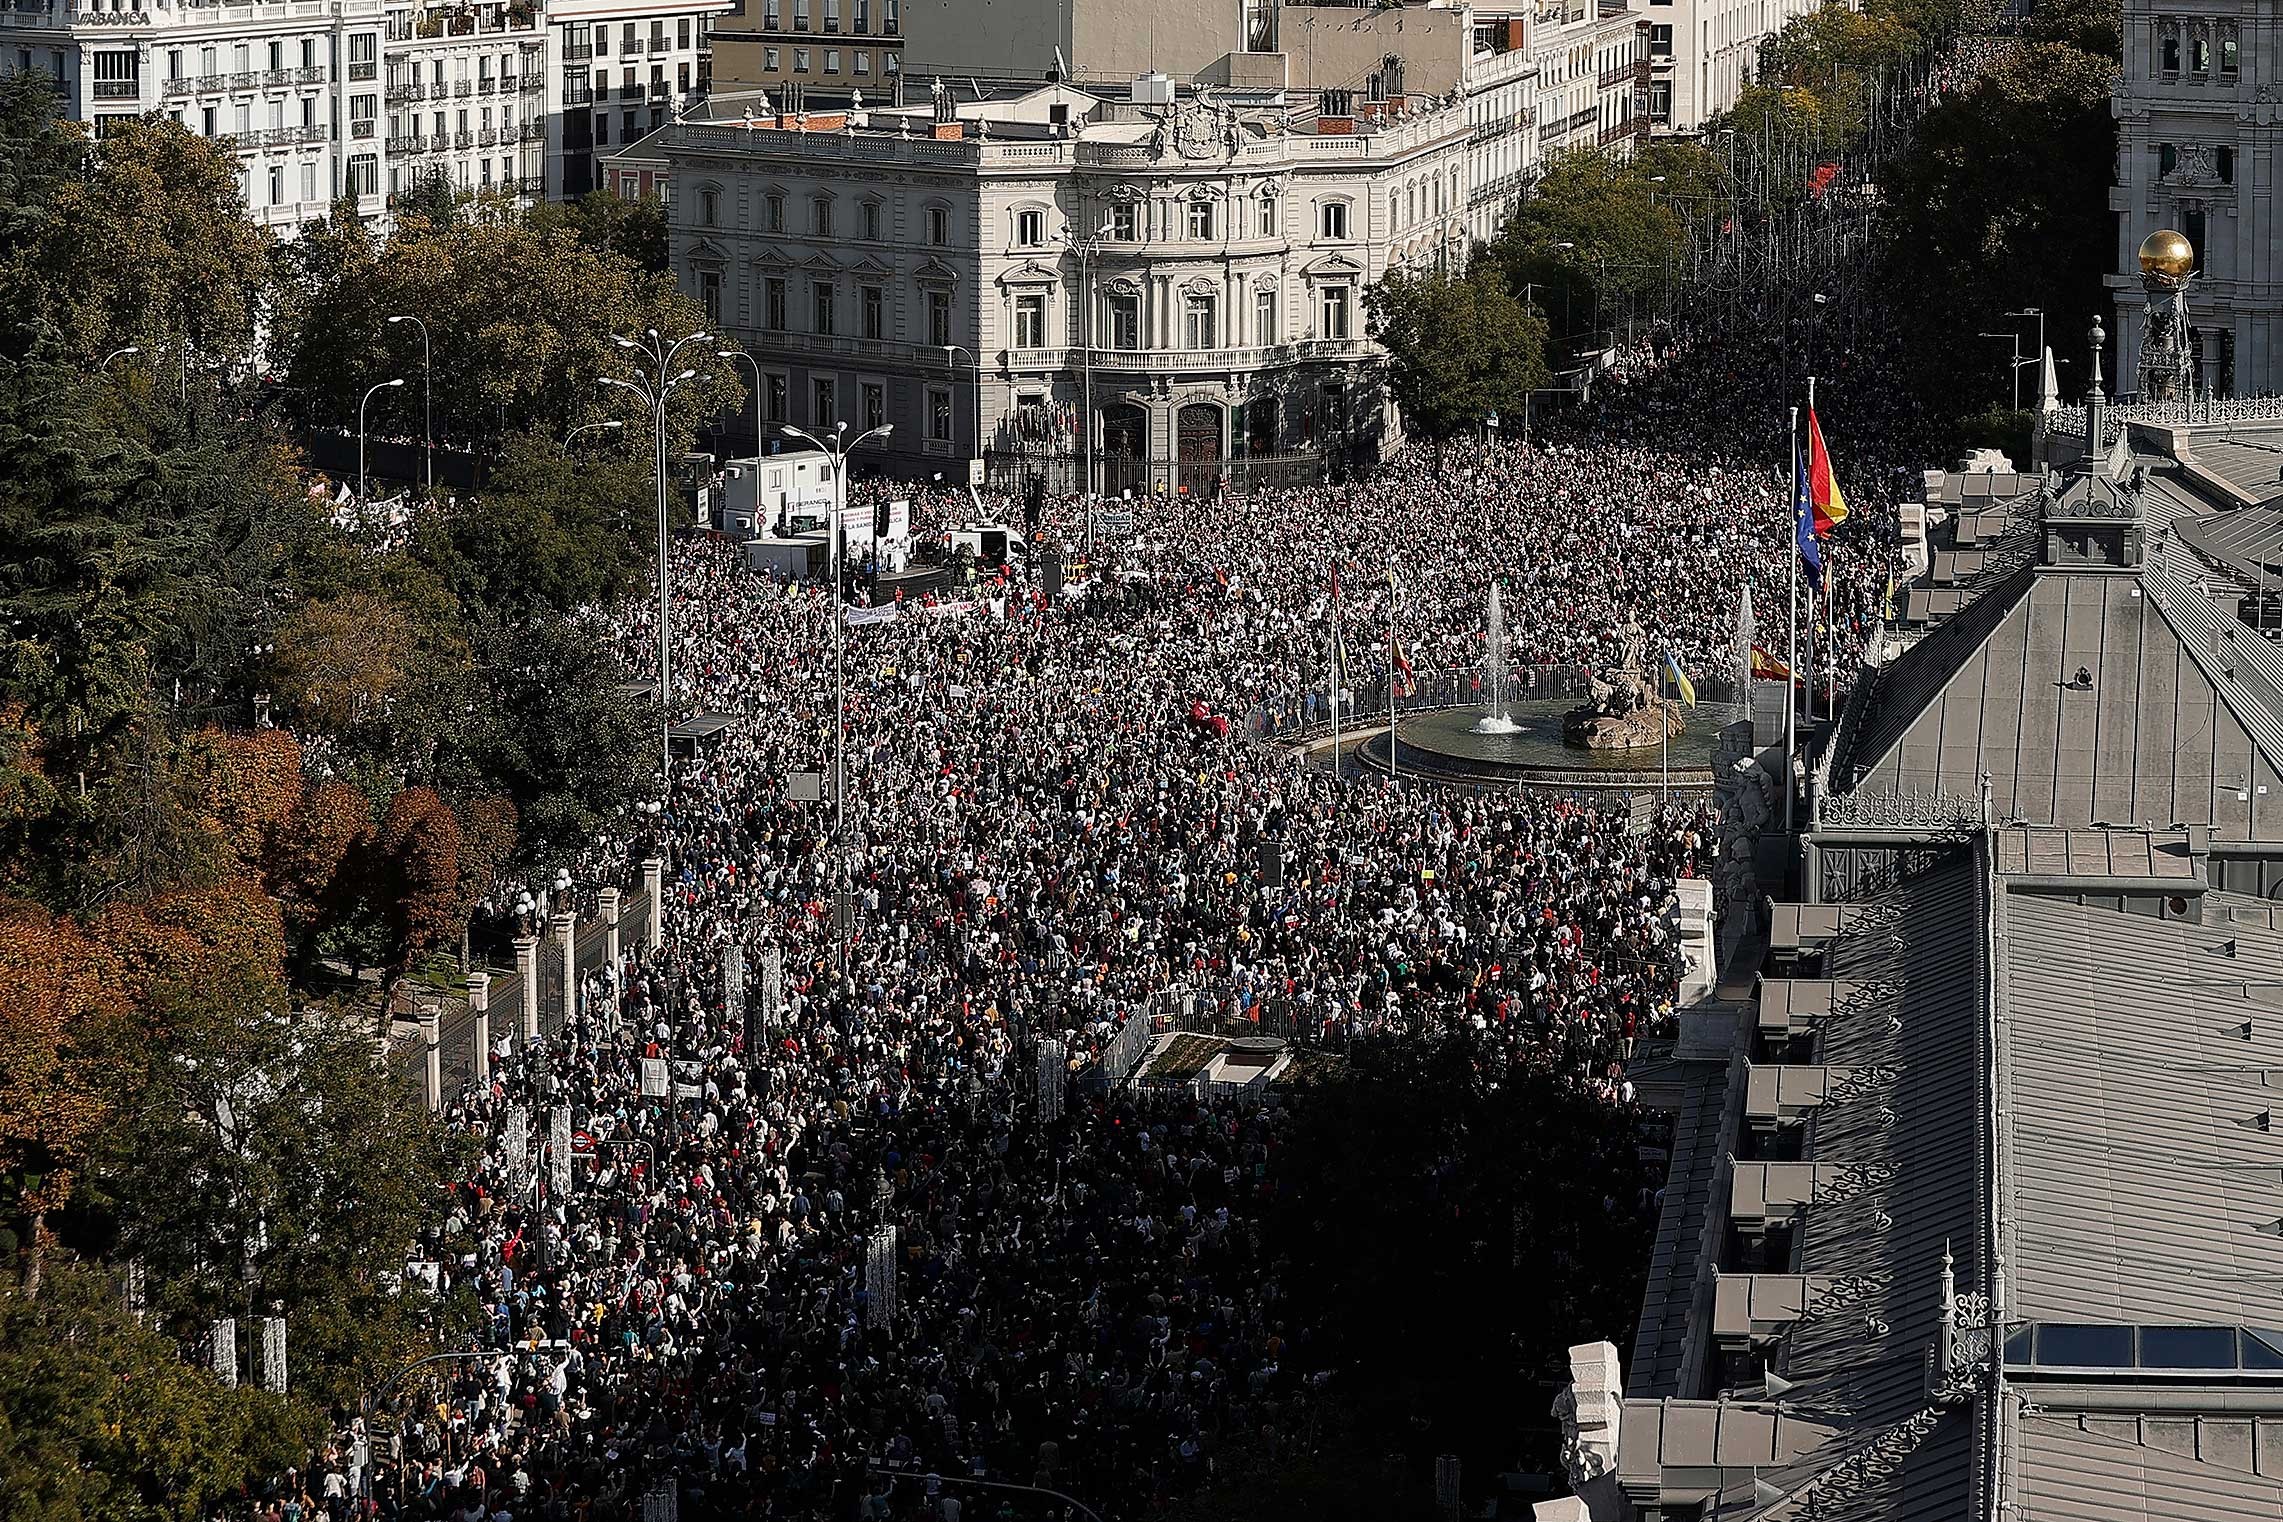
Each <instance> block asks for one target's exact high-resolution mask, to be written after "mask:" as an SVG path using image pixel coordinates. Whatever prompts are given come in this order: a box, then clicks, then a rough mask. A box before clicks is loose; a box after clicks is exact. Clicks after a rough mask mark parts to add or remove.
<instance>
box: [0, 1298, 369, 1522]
mask: <svg viewBox="0 0 2283 1522" xmlns="http://www.w3.org/2000/svg"><path fill="white" fill-rule="evenodd" d="M120 1301H121V1294H120V1285H119V1283H118V1281H117V1280H116V1279H115V1278H114V1277H113V1276H111V1275H109V1274H107V1273H104V1272H102V1271H101V1270H98V1269H94V1268H67V1269H64V1270H61V1271H59V1272H58V1273H57V1274H56V1275H55V1276H54V1278H53V1280H52V1288H51V1291H50V1293H48V1294H45V1295H42V1296H40V1297H38V1298H37V1299H35V1298H33V1297H31V1296H28V1295H0V1496H4V1497H5V1498H6V1508H5V1509H6V1512H7V1515H8V1516H9V1517H10V1518H13V1519H23V1522H79V1519H81V1518H91V1517H101V1518H105V1519H110V1522H202V1519H204V1518H205V1517H207V1516H209V1515H210V1514H211V1513H210V1508H212V1507H213V1506H214V1505H216V1504H217V1503H219V1502H221V1501H224V1500H226V1499H227V1498H228V1497H229V1496H230V1495H232V1494H233V1493H235V1492H241V1491H243V1490H245V1489H246V1488H247V1487H249V1486H252V1485H255V1484H258V1483H260V1482H261V1481H263V1480H266V1479H268V1478H270V1477H271V1476H274V1475H276V1474H278V1473H280V1472H282V1471H283V1470H284V1469H285V1468H286V1467H287V1466H288V1465H291V1464H296V1463H299V1462H301V1461H302V1460H303V1458H304V1457H305V1456H306V1455H307V1454H308V1452H309V1450H310V1448H311V1447H312V1446H313V1445H314V1444H315V1443H316V1442H317V1441H319V1440H320V1439H321V1438H322V1437H323V1436H324V1433H325V1425H324V1422H323V1420H322V1418H321V1417H320V1415H319V1413H318V1412H317V1411H316V1410H315V1409H314V1408H313V1407H312V1406H311V1405H310V1404H308V1403H307V1402H302V1401H296V1400H294V1399H292V1398H290V1397H286V1396H279V1395H272V1394H268V1393H266V1392H264V1391H261V1390H258V1389H253V1388H251V1387H239V1388H236V1389H232V1388H230V1387H228V1386H225V1385H223V1384H222V1383H221V1382H220V1381H219V1380H217V1379H216V1378H215V1377H214V1376H213V1375H212V1374H211V1373H209V1372H207V1371H206V1370H204V1369H201V1368H198V1367H197V1366H195V1365H193V1364H191V1363H188V1362H186V1361H184V1359H183V1357H182V1352H181V1349H180V1348H178V1347H177V1346H176V1345H175V1343H174V1341H173V1340H172V1339H171V1338H168V1337H166V1336H164V1335H162V1334H161V1333H159V1332H156V1331H153V1330H151V1329H150V1328H149V1327H147V1326H145V1325H143V1324H142V1323H140V1322H139V1321H137V1320H136V1319H135V1318H134V1317H133V1316H131V1315H129V1314H128V1313H127V1312H126V1311H125V1310H124V1309H123V1308H122V1306H121V1303H120Z"/></svg>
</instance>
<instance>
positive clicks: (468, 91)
mask: <svg viewBox="0 0 2283 1522" xmlns="http://www.w3.org/2000/svg"><path fill="white" fill-rule="evenodd" d="M452 93H453V94H454V95H457V96H459V97H460V98H461V99H462V100H465V99H467V98H468V97H469V96H471V95H473V94H475V93H476V82H475V81H474V80H472V79H455V80H453V81H452Z"/></svg>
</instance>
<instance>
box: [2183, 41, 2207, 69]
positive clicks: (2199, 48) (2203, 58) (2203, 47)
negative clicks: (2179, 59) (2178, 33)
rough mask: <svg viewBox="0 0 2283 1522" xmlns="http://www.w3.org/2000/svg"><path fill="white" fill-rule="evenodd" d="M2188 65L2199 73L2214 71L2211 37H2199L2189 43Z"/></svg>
mask: <svg viewBox="0 0 2283 1522" xmlns="http://www.w3.org/2000/svg"><path fill="white" fill-rule="evenodd" d="M2188 66H2189V68H2190V69H2192V70H2194V71H2195V72H2196V73H2198V74H2209V73H2211V72H2212V44H2211V39H2209V38H2206V37H2198V38H2197V39H2196V40H2195V41H2194V42H2192V43H2190V44H2189V45H2188Z"/></svg>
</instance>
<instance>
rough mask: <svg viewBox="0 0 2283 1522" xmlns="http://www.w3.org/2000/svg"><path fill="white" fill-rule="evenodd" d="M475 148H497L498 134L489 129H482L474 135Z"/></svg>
mask: <svg viewBox="0 0 2283 1522" xmlns="http://www.w3.org/2000/svg"><path fill="white" fill-rule="evenodd" d="M476 146H477V147H479V148H497V147H498V146H499V134H498V133H497V132H494V131H492V130H491V129H490V128H489V127H486V128H484V129H483V130H482V131H480V132H478V133H477V134H476Z"/></svg>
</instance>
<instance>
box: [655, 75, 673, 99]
mask: <svg viewBox="0 0 2283 1522" xmlns="http://www.w3.org/2000/svg"><path fill="white" fill-rule="evenodd" d="M673 97H674V90H673V86H671V85H669V84H667V83H666V81H664V80H663V79H653V80H651V81H650V103H651V104H652V105H658V104H661V103H663V102H665V101H668V100H671V99H673Z"/></svg>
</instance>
